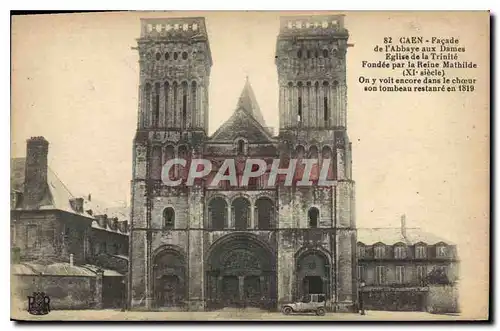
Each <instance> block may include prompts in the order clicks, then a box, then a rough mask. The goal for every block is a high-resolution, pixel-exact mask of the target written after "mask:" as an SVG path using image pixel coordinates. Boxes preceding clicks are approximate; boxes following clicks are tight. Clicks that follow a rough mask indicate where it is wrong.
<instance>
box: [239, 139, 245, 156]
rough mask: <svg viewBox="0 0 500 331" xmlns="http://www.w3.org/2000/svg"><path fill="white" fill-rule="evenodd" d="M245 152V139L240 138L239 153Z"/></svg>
mask: <svg viewBox="0 0 500 331" xmlns="http://www.w3.org/2000/svg"><path fill="white" fill-rule="evenodd" d="M244 154H245V141H244V140H243V139H240V140H238V155H244Z"/></svg>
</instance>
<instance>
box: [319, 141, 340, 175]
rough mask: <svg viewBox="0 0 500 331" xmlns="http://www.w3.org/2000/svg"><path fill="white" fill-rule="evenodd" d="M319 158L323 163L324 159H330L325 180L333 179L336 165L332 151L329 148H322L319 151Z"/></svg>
mask: <svg viewBox="0 0 500 331" xmlns="http://www.w3.org/2000/svg"><path fill="white" fill-rule="evenodd" d="M321 157H322V158H323V161H324V160H325V159H330V167H329V168H328V174H327V177H326V178H327V179H329V180H331V179H335V172H336V170H335V169H336V164H335V158H334V157H333V153H332V149H331V148H330V147H329V146H324V147H323V149H322V150H321ZM323 161H322V162H323Z"/></svg>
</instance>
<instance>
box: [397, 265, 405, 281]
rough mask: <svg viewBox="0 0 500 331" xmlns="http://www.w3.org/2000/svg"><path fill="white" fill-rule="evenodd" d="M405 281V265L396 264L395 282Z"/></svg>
mask: <svg viewBox="0 0 500 331" xmlns="http://www.w3.org/2000/svg"><path fill="white" fill-rule="evenodd" d="M404 282H405V267H403V266H400V265H398V266H396V283H398V284H403V283H404Z"/></svg>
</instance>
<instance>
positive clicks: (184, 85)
mask: <svg viewBox="0 0 500 331" xmlns="http://www.w3.org/2000/svg"><path fill="white" fill-rule="evenodd" d="M187 89H188V86H187V83H186V82H184V83H182V127H183V128H187V92H188V91H187Z"/></svg>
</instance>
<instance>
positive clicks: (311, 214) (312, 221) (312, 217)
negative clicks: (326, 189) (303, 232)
mask: <svg viewBox="0 0 500 331" xmlns="http://www.w3.org/2000/svg"><path fill="white" fill-rule="evenodd" d="M307 216H308V218H309V227H310V228H317V227H318V218H319V210H318V208H316V207H312V208H310V209H309V211H308V212H307Z"/></svg>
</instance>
